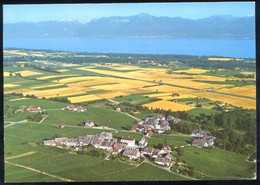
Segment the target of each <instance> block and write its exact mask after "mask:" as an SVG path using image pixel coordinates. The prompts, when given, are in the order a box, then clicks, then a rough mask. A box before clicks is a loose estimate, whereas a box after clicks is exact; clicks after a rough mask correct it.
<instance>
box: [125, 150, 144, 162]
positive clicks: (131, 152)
mask: <svg viewBox="0 0 260 185" xmlns="http://www.w3.org/2000/svg"><path fill="white" fill-rule="evenodd" d="M123 156H126V157H128V158H130V159H137V158H139V157H141V153H140V151H139V150H137V149H130V148H127V149H125V151H124V153H123Z"/></svg>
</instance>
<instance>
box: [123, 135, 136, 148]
mask: <svg viewBox="0 0 260 185" xmlns="http://www.w3.org/2000/svg"><path fill="white" fill-rule="evenodd" d="M121 142H122V143H126V144H127V146H128V147H134V146H135V139H134V138H131V137H129V136H128V137H122V139H121Z"/></svg>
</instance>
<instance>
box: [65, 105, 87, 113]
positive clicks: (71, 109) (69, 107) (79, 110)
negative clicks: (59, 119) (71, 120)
mask: <svg viewBox="0 0 260 185" xmlns="http://www.w3.org/2000/svg"><path fill="white" fill-rule="evenodd" d="M61 110H70V111H75V112H85V111H86V110H87V109H85V108H84V107H82V106H78V107H75V106H74V105H68V106H67V107H64V108H62V109H61Z"/></svg>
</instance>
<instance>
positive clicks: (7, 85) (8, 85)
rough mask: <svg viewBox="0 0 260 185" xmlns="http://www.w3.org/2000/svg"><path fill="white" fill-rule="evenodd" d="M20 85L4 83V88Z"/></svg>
mask: <svg viewBox="0 0 260 185" xmlns="http://www.w3.org/2000/svg"><path fill="white" fill-rule="evenodd" d="M17 86H20V85H19V84H4V88H12V87H17Z"/></svg>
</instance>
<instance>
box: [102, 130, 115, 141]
mask: <svg viewBox="0 0 260 185" xmlns="http://www.w3.org/2000/svg"><path fill="white" fill-rule="evenodd" d="M99 136H100V137H101V138H102V139H109V140H111V139H113V134H112V133H110V132H102V133H101V134H99Z"/></svg>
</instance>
